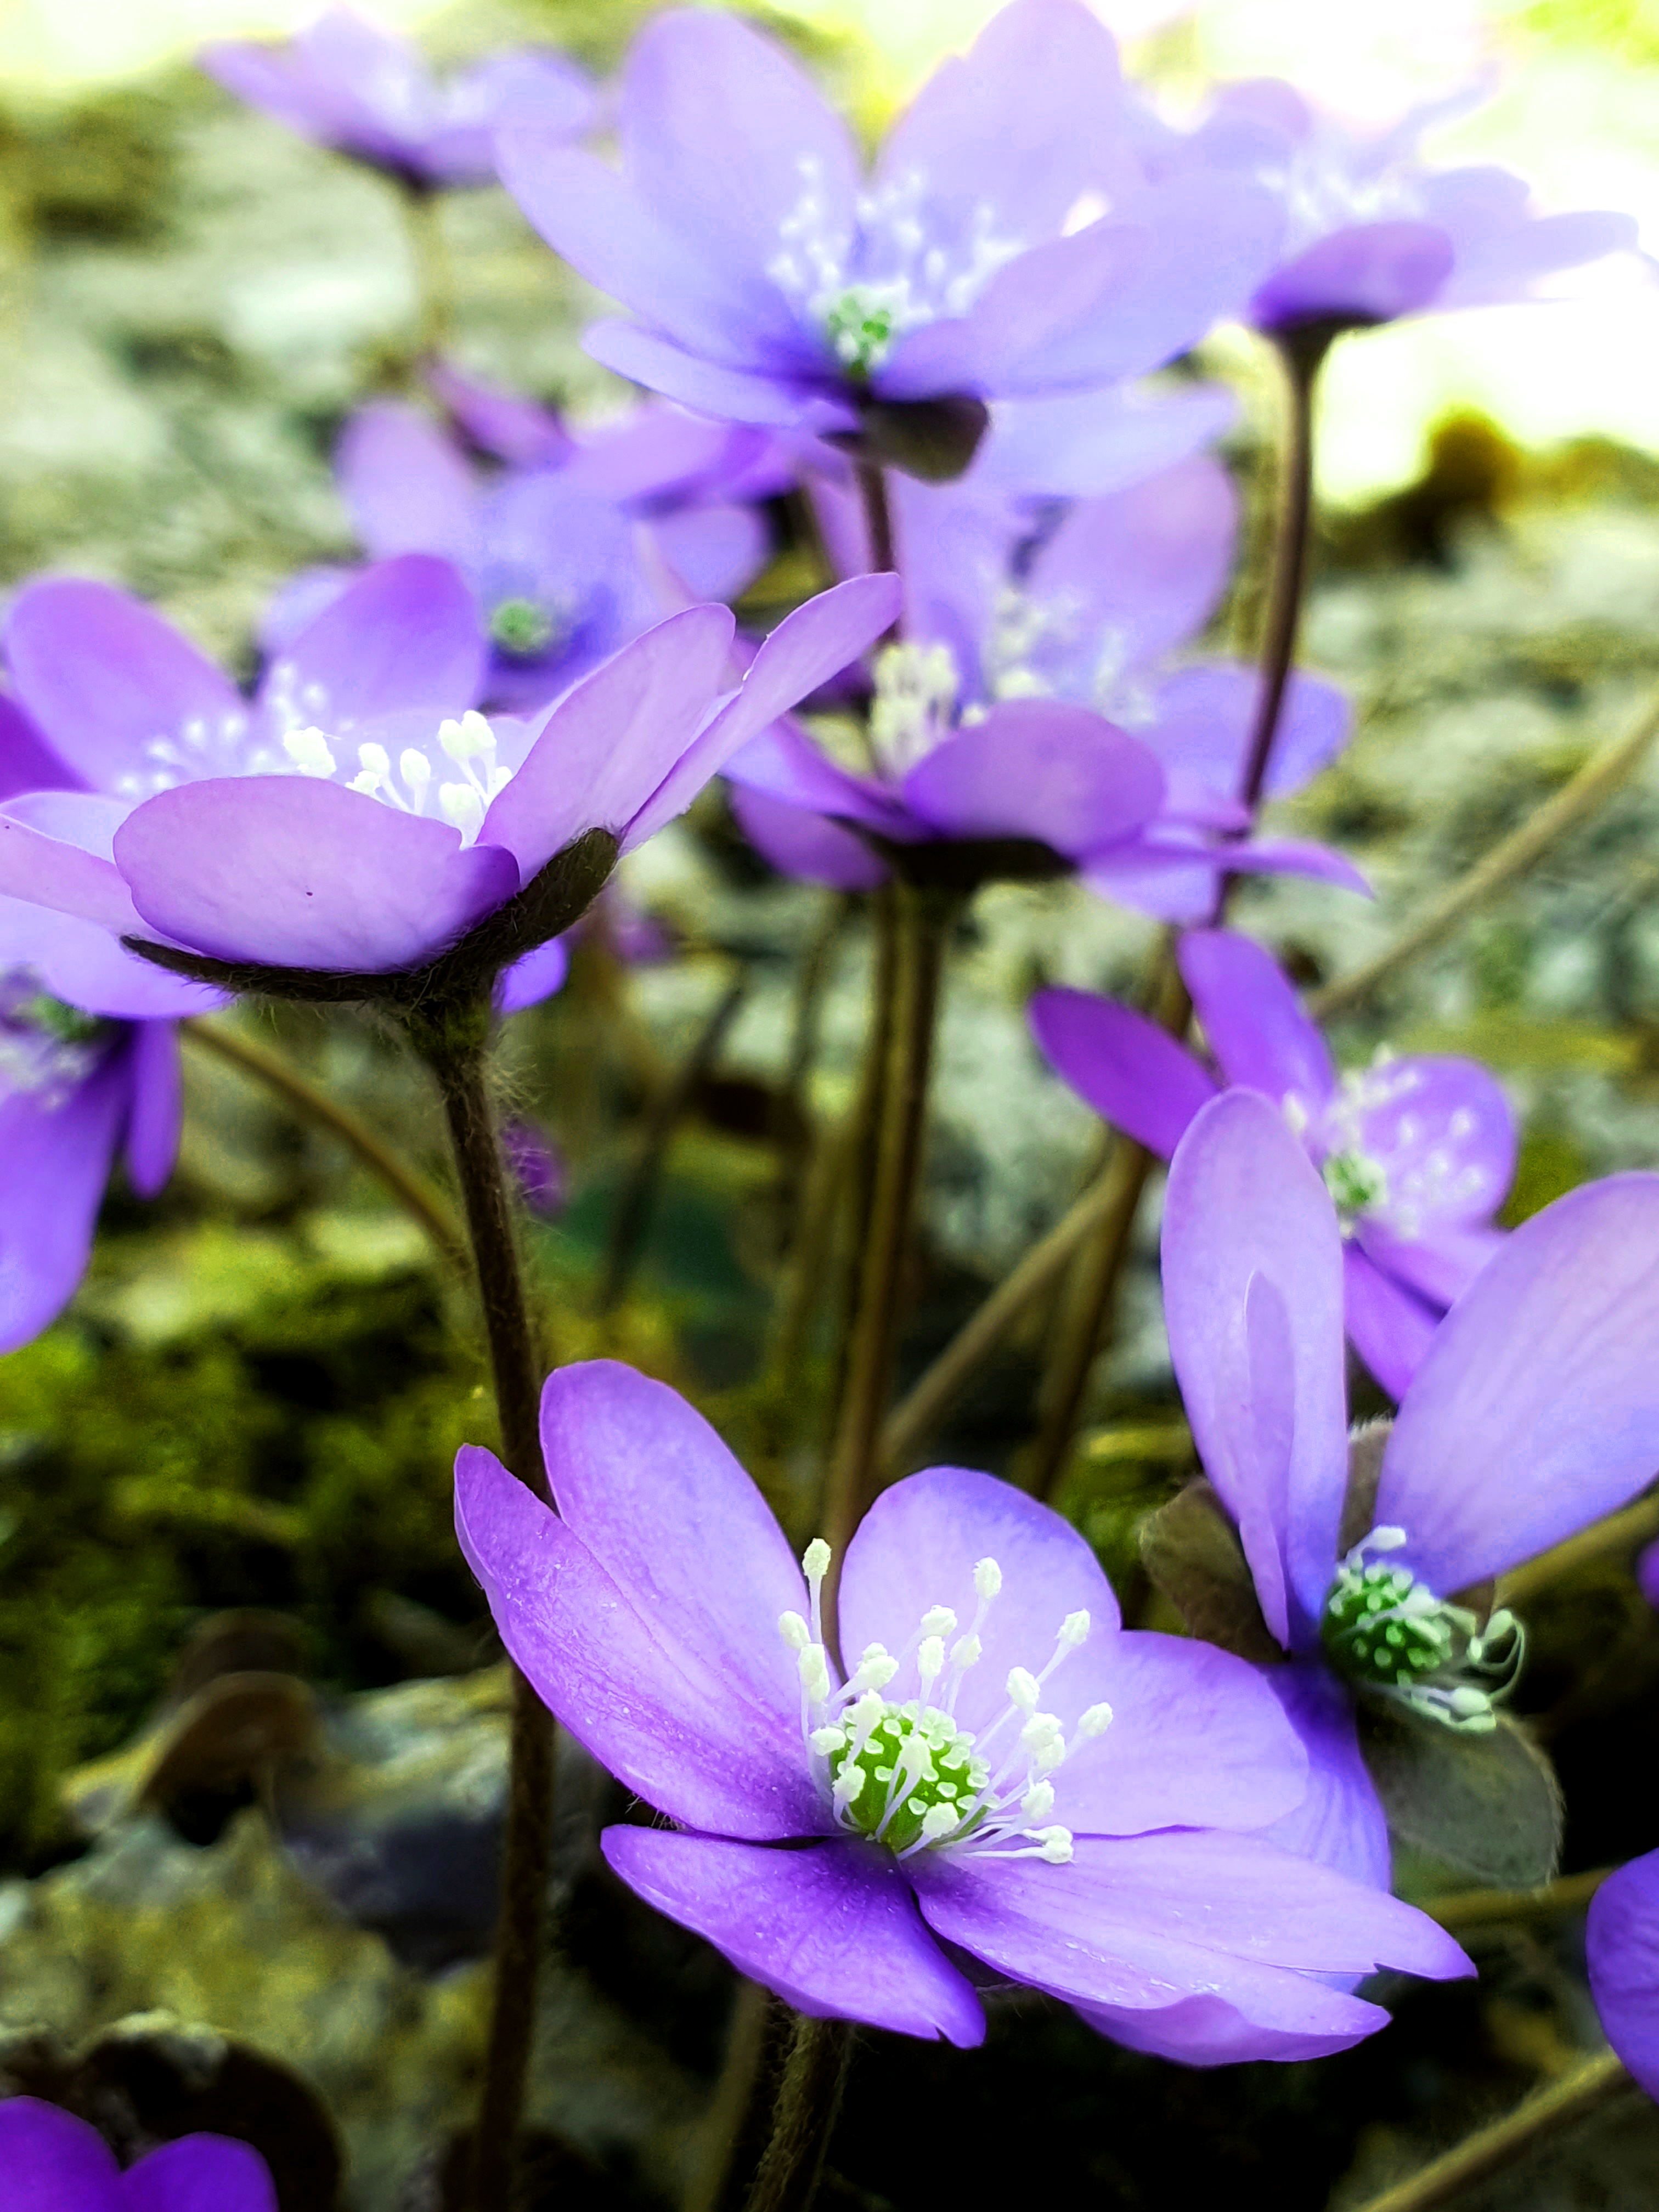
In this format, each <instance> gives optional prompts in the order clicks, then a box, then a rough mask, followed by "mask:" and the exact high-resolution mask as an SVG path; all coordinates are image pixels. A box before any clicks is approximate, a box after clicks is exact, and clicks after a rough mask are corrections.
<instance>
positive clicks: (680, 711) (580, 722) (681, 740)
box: [480, 607, 737, 883]
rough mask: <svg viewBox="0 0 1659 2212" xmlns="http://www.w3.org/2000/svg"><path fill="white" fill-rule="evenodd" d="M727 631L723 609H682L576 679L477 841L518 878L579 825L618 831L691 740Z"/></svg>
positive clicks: (713, 686) (717, 680) (715, 685)
mask: <svg viewBox="0 0 1659 2212" xmlns="http://www.w3.org/2000/svg"><path fill="white" fill-rule="evenodd" d="M736 628H737V625H736V623H734V622H733V620H732V616H731V615H730V613H729V612H728V611H726V608H724V607H691V608H689V609H687V611H685V612H684V613H683V614H678V615H671V616H670V617H669V618H668V620H667V621H666V622H663V623H658V624H657V625H656V626H655V628H654V629H648V630H647V632H646V633H645V635H643V636H642V637H638V638H635V640H634V641H633V642H632V643H631V644H629V645H625V646H624V647H623V648H622V650H621V652H620V653H616V654H614V655H613V656H612V657H611V659H609V660H608V661H606V662H605V665H603V666H602V667H600V668H596V669H595V670H594V671H593V672H592V675H591V676H588V677H586V678H583V680H582V682H581V683H580V684H577V686H576V688H575V689H574V690H573V691H570V692H568V693H567V694H566V696H564V697H563V698H562V699H561V700H560V701H559V702H558V704H557V705H556V707H555V708H553V710H552V712H551V714H550V715H549V716H548V718H547V720H545V721H544V723H543V724H542V726H541V730H540V732H539V733H538V736H537V738H536V741H535V743H534V744H533V745H532V747H531V749H530V751H529V754H528V756H527V757H526V760H525V763H524V765H523V766H522V767H521V768H520V769H519V771H518V774H517V775H515V776H514V777H513V781H512V782H511V783H509V784H508V785H507V788H506V789H505V790H504V791H503V792H502V793H501V795H500V796H499V798H497V799H495V800H493V801H492V803H491V805H490V808H489V812H488V813H487V814H486V815H485V817H484V822H483V829H482V831H481V832H480V836H481V837H482V838H483V839H487V840H488V841H489V843H490V844H491V845H493V846H504V847H505V848H507V850H508V851H509V852H511V853H512V854H513V855H514V856H515V858H516V859H517V860H518V863H519V866H520V872H521V873H522V875H523V877H524V879H525V881H526V883H528V882H529V881H530V879H531V878H532V876H534V875H535V874H536V873H537V872H538V871H539V870H540V869H541V868H543V867H544V866H546V864H547V862H548V861H549V860H551V859H552V857H553V855H554V854H555V853H556V852H558V851H559V850H560V849H561V848H562V847H563V846H565V845H568V843H569V842H570V841H571V839H572V838H573V837H578V836H580V835H581V833H582V831H583V830H585V829H611V830H614V831H616V832H617V833H618V834H620V833H621V832H622V831H623V830H624V829H626V828H627V826H628V824H629V822H630V821H631V820H632V819H633V817H635V815H636V814H637V813H638V811H639V810H640V808H641V806H642V805H644V804H645V802H646V801H647V799H649V797H650V795H651V793H653V791H654V790H656V789H657V788H658V787H659V785H660V784H661V783H662V781H663V779H664V778H665V776H666V775H668V773H669V772H670V770H671V769H672V767H673V765H674V763H675V762H676V761H678V759H679V758H680V757H682V755H683V754H684V752H685V751H686V750H687V749H688V747H689V746H690V744H691V742H692V740H693V738H695V737H696V733H697V731H698V728H699V726H700V725H701V723H702V720H703V718H704V716H705V715H706V714H707V713H708V708H709V703H710V702H711V701H712V700H713V699H714V697H715V696H716V695H717V693H718V692H719V691H720V688H721V685H722V684H723V683H724V682H725V680H726V670H727V663H728V659H729V656H730V653H731V650H732V634H733V632H734V631H735V629H736Z"/></svg>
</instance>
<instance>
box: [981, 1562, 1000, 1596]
mask: <svg viewBox="0 0 1659 2212" xmlns="http://www.w3.org/2000/svg"><path fill="white" fill-rule="evenodd" d="M1001 1588H1002V1570H1001V1568H1000V1566H999V1565H997V1563H996V1561H995V1560H994V1559H981V1561H980V1563H979V1565H977V1566H976V1567H975V1569H974V1589H975V1592H976V1593H977V1594H978V1595H979V1596H980V1598H981V1600H982V1601H984V1602H985V1603H986V1604H987V1605H988V1604H989V1603H990V1602H991V1600H992V1599H993V1598H994V1597H995V1596H996V1595H997V1594H998V1593H999V1591H1000V1589H1001Z"/></svg>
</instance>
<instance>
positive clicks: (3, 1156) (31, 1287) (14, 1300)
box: [0, 1042, 131, 1352]
mask: <svg viewBox="0 0 1659 2212" xmlns="http://www.w3.org/2000/svg"><path fill="white" fill-rule="evenodd" d="M130 1097H131V1068H130V1063H129V1060H128V1054H127V1050H126V1048H125V1042H123V1043H122V1044H121V1045H118V1046H117V1047H116V1048H114V1049H113V1050H112V1051H111V1052H110V1054H109V1055H108V1056H107V1058H106V1060H104V1062H103V1064H102V1065H101V1066H100V1067H99V1068H98V1069H97V1070H96V1072H95V1073H94V1074H92V1075H90V1076H89V1077H88V1078H87V1079H86V1080H85V1081H84V1082H82V1083H79V1084H77V1085H76V1086H75V1088H74V1089H73V1090H72V1091H70V1094H69V1096H68V1097H66V1098H64V1099H63V1100H62V1101H61V1102H60V1103H57V1104H52V1103H49V1102H47V1101H45V1100H43V1098H42V1097H40V1096H39V1095H33V1096H32V1095H29V1094H27V1093H22V1094H19V1093H13V1094H12V1095H11V1096H9V1097H0V1352H15V1350H16V1349H17V1347H18V1346H19V1345H20V1344H27V1343H28V1342H29V1341H30V1340H31V1339H32V1338H33V1337H36V1336H38V1335H39V1334H40V1331H41V1330H42V1329H43V1328H46V1326H47V1324H48V1323H49V1322H53V1321H55V1320H56V1319H57V1317H58V1315H59V1314H60V1313H61V1312H62V1311H63V1310H64V1307H65V1306H66V1305H67V1304H69V1301H70V1298H71V1297H73V1296H74V1295H75V1291H76V1285H78V1284H79V1282H80V1280H81V1278H82V1275H83V1274H84V1273H86V1267H87V1261H88V1257H89V1255H90V1254H91V1251H92V1237H93V1231H94V1227H95V1226H96V1225H97V1220H98V1209H99V1206H100V1204H101V1203H102V1200H103V1195H104V1186H105V1184H106V1182H108V1180H109V1171H110V1164H111V1161H112V1159H113V1158H114V1155H115V1147H116V1146H117V1145H118V1143H119V1142H120V1137H121V1128H122V1125H123V1123H124V1122H125V1120H126V1115H127V1104H128V1100H129V1098H130Z"/></svg>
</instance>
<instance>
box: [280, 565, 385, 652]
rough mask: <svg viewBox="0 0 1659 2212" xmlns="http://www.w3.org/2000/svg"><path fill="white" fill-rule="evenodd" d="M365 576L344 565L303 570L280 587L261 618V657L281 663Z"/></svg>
mask: <svg viewBox="0 0 1659 2212" xmlns="http://www.w3.org/2000/svg"><path fill="white" fill-rule="evenodd" d="M360 575H362V568H358V567H351V568H347V567H345V566H343V565H341V566H337V567H336V566H326V567H323V568H301V570H300V571H299V573H298V574H295V575H293V576H290V577H289V580H288V581H287V582H286V583H285V584H279V585H278V586H277V587H276V590H275V591H274V592H272V593H271V595H270V598H269V599H267V600H266V601H265V605H264V612H263V613H262V614H261V615H260V617H259V625H258V633H257V635H258V646H259V650H260V651H261V653H264V656H265V658H266V659H268V660H276V659H281V657H282V655H283V653H286V652H287V651H288V649H289V646H291V645H292V644H293V642H294V641H295V638H296V637H299V636H300V635H302V634H303V632H305V631H306V630H308V629H310V627H311V625H312V623H314V622H315V621H316V619H317V617H318V616H319V615H320V614H324V613H325V612H326V611H327V610H328V609H329V608H330V607H331V606H332V605H333V604H334V602H335V600H336V599H338V598H339V596H340V594H341V593H342V592H348V591H349V590H350V588H351V586H352V585H353V584H354V583H355V582H356V580H357V578H358V577H359V576H360Z"/></svg>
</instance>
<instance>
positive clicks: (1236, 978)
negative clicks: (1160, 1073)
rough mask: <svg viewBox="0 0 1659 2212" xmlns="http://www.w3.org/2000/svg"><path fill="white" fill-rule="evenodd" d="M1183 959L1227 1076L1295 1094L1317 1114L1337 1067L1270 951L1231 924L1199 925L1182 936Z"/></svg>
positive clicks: (1274, 1094) (1273, 1093)
mask: <svg viewBox="0 0 1659 2212" xmlns="http://www.w3.org/2000/svg"><path fill="white" fill-rule="evenodd" d="M1179 958H1180V963H1181V972H1182V976H1183V977H1184V978H1185V979H1186V984H1187V988H1188V990H1189V991H1190V992H1191V993H1192V994H1193V1011H1194V1013H1195V1014H1196V1015H1197V1016H1198V1018H1199V1020H1200V1022H1201V1023H1202V1024H1203V1025H1204V1034H1205V1036H1206V1037H1207V1039H1208V1040H1209V1045H1210V1049H1211V1051H1212V1053H1213V1054H1215V1057H1216V1060H1217V1061H1218V1064H1219V1066H1220V1068H1221V1072H1222V1073H1223V1074H1224V1075H1225V1077H1226V1079H1227V1080H1228V1082H1229V1083H1243V1084H1248V1085H1249V1087H1250V1088H1251V1089H1252V1090H1253V1091H1261V1092H1263V1093H1265V1095H1266V1096H1267V1097H1269V1098H1271V1099H1272V1100H1273V1102H1274V1103H1275V1104H1279V1103H1282V1102H1283V1101H1284V1100H1285V1098H1286V1097H1290V1096H1291V1095H1292V1094H1294V1096H1295V1097H1297V1098H1298V1099H1299V1100H1300V1101H1301V1103H1302V1104H1303V1106H1304V1108H1305V1109H1306V1110H1307V1112H1308V1114H1309V1115H1310V1117H1313V1116H1315V1115H1316V1114H1317V1112H1318V1109H1319V1108H1321V1107H1322V1105H1323V1104H1324V1103H1325V1101H1326V1100H1327V1098H1328V1097H1329V1096H1330V1094H1331V1091H1332V1089H1333V1087H1334V1084H1335V1082H1336V1069H1335V1067H1334V1066H1333V1064H1332V1061H1331V1055H1330V1054H1329V1052H1328V1050H1327V1048H1326V1045H1325V1040H1324V1038H1323V1037H1322V1036H1321V1035H1320V1034H1319V1031H1318V1029H1317V1028H1316V1026H1315V1024H1313V1023H1312V1022H1310V1020H1309V1019H1308V1017H1307V1016H1306V1015H1305V1014H1304V1012H1303V1011H1302V1006H1301V1003H1300V1001H1299V1000H1297V995H1296V993H1295V991H1294V989H1293V988H1292V987H1291V981H1290V979H1289V977H1288V976H1287V975H1285V972H1284V970H1283V969H1281V968H1280V967H1279V963H1278V962H1277V961H1276V960H1275V959H1274V958H1273V956H1272V954H1271V953H1269V952H1267V951H1265V950H1264V949H1263V947H1262V946H1261V945H1256V944H1254V943H1253V942H1252V941H1251V940H1250V939H1249V938H1248V937H1240V936H1239V935H1238V934H1237V933H1236V932H1235V931H1232V930H1230V929H1195V930H1192V931H1190V932H1189V933H1188V934H1187V935H1186V936H1185V937H1183V938H1182V940H1181V951H1180V954H1179Z"/></svg>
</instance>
